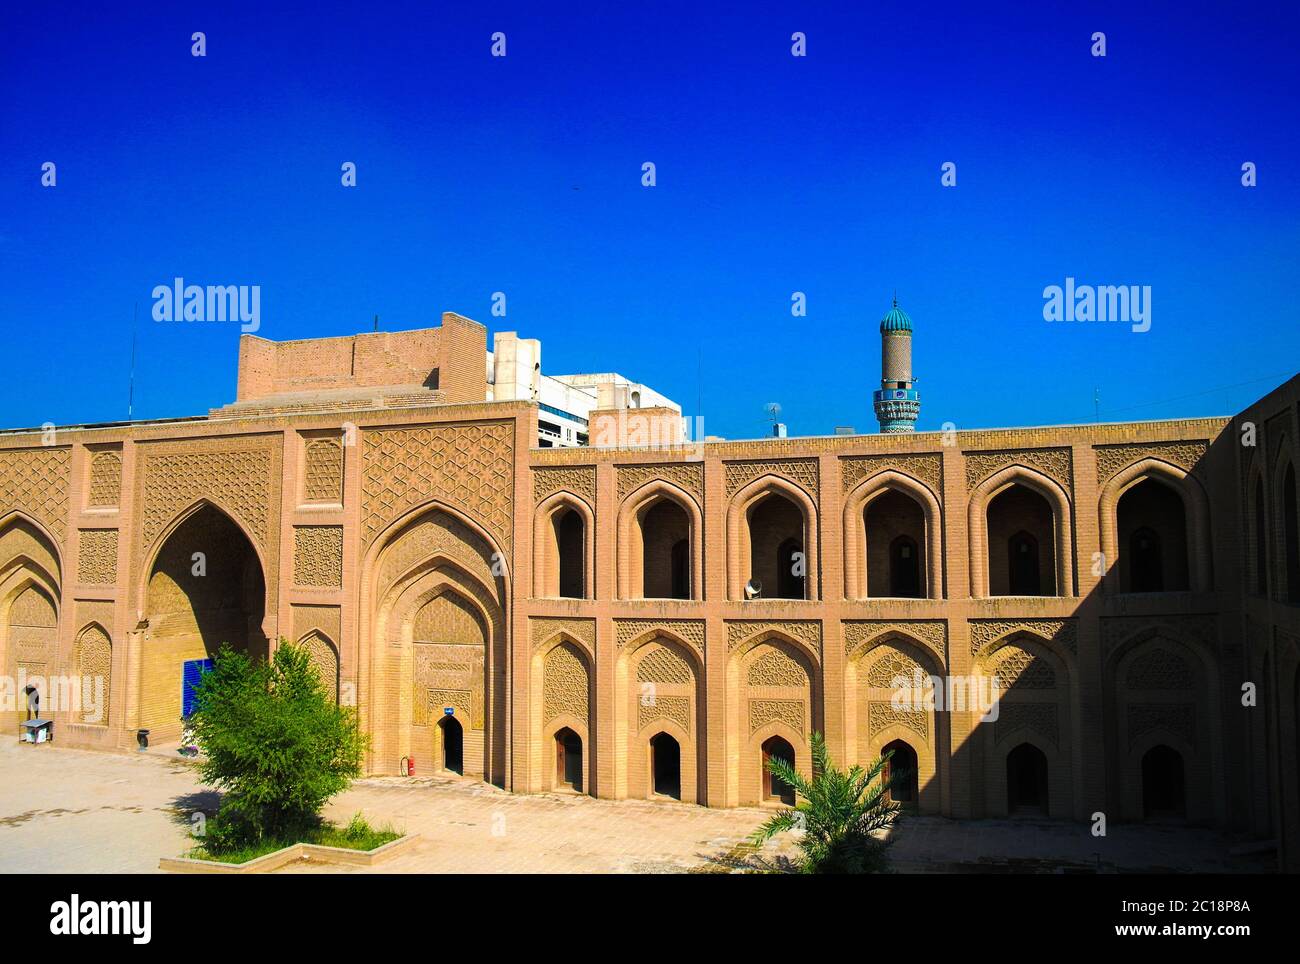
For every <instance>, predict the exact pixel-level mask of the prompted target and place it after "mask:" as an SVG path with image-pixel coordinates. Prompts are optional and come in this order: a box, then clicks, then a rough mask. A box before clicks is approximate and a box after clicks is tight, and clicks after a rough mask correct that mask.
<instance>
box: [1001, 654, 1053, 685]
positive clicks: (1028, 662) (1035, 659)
mask: <svg viewBox="0 0 1300 964" xmlns="http://www.w3.org/2000/svg"><path fill="white" fill-rule="evenodd" d="M993 675H994V676H996V677H997V680H998V688H999V689H1003V690H1009V689H1021V690H1050V689H1055V688H1056V673H1055V671H1054V670H1053V669H1052V667H1051V664H1049V663H1048V662H1047V660H1045V659H1043V658H1042V657H1041V656H1035V655H1034V654H1033V653H1031V652H1029V650H1027V649H1023V648H1021V647H1020V646H1017V645H1015V644H1014V643H1010V644H1008V645H1006V646H1003V647H1002V648H1001V649H999V650H998V651H997V666H996V668H995V669H994V670H993Z"/></svg>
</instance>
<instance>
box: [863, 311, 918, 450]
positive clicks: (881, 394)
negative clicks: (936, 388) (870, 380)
mask: <svg viewBox="0 0 1300 964" xmlns="http://www.w3.org/2000/svg"><path fill="white" fill-rule="evenodd" d="M880 349H881V351H880V391H878V392H875V393H874V396H873V397H874V402H875V409H876V420H877V421H878V422H880V431H882V432H886V433H891V434H892V433H897V432H914V431H916V419H917V416H918V415H920V414H921V396H920V394H919V393H918V392H917V391H916V389H914V388H913V387H912V319H911V318H909V317H907V312H905V311H904V310H903V309H902V308H900V307H898V297H897V296H895V298H894V307H892V308H890V309H889V313H888V314H887V315H885V317H884V318H881V319H880Z"/></svg>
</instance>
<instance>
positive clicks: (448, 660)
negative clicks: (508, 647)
mask: <svg viewBox="0 0 1300 964" xmlns="http://www.w3.org/2000/svg"><path fill="white" fill-rule="evenodd" d="M411 637H412V640H413V642H414V659H415V689H416V693H417V694H418V693H422V692H425V691H428V690H455V691H457V692H464V693H466V694H468V699H467V701H466V702H464V703H460V704H457V705H458V706H459V707H460V708H461V709H462V710H463V711H466V712H467V713H468V716H469V719H470V725H471V726H472V727H473V728H474V729H476V730H481V729H483V717H484V709H483V708H484V695H483V685H484V683H483V670H484V666H485V663H486V660H487V640H488V634H487V628H486V627H485V626H484V625H483V623H482V621H481V619H480V618H479V615H478V613H477V612H475V611H474V609H473V608H472V607H471V606H470V604H469V603H467V602H466V601H465V600H463V599H462V598H461V597H460V596H458V595H456V594H455V593H449V592H448V593H441V594H439V595H437V596H434V597H433V598H432V599H430V600H429V601H428V602H426V603H425V604H424V605H423V606H422V607H420V611H419V612H417V613H416V614H415V619H414V622H413V624H412V627H411ZM417 702H418V698H417Z"/></svg>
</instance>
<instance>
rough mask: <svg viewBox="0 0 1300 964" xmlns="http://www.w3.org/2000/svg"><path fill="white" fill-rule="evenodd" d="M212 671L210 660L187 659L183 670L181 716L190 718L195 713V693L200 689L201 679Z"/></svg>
mask: <svg viewBox="0 0 1300 964" xmlns="http://www.w3.org/2000/svg"><path fill="white" fill-rule="evenodd" d="M210 669H212V660H210V659H187V660H186V661H185V663H184V666H183V667H182V669H181V716H183V717H187V718H188V717H189V715H190V714H191V713H193V712H194V691H195V690H196V689H198V685H199V677H201V676H202V675H203V674H204V673H206V672H207V671H208V670H210Z"/></svg>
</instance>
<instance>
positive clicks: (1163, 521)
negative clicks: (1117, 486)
mask: <svg viewBox="0 0 1300 964" xmlns="http://www.w3.org/2000/svg"><path fill="white" fill-rule="evenodd" d="M1189 484H1193V483H1191V482H1190V481H1189ZM1115 515H1116V524H1117V526H1118V532H1117V535H1118V537H1119V545H1118V550H1119V575H1120V591H1121V592H1164V591H1166V590H1184V589H1187V588H1188V585H1189V581H1188V567H1187V562H1188V559H1187V511H1186V509H1185V507H1184V506H1183V497H1182V495H1181V494H1180V493H1179V492H1178V490H1177V489H1175V488H1174V487H1173V486H1171V485H1166V484H1165V483H1163V482H1161V481H1159V480H1158V479H1155V478H1146V479H1143V480H1142V481H1140V482H1138V483H1137V484H1136V485H1134V486H1132V487H1131V488H1129V489H1126V490H1125V491H1124V494H1123V495H1121V496H1120V497H1119V503H1118V505H1117V506H1116V510H1115Z"/></svg>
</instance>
